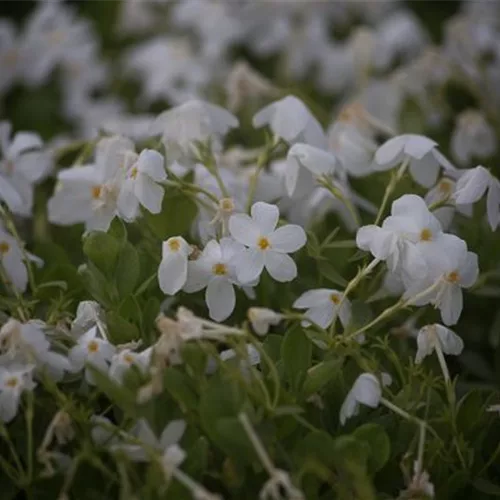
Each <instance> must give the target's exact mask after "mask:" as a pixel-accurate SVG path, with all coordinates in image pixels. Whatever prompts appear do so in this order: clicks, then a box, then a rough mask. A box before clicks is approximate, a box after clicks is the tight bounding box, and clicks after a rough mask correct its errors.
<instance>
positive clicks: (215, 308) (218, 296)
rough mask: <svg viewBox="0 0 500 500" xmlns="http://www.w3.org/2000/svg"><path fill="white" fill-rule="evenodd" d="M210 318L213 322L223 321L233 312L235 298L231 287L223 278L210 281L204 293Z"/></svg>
mask: <svg viewBox="0 0 500 500" xmlns="http://www.w3.org/2000/svg"><path fill="white" fill-rule="evenodd" d="M205 300H206V302H207V306H208V311H209V314H210V317H211V318H212V319H213V320H214V321H224V320H225V319H227V318H228V317H229V316H230V315H231V313H232V312H233V311H234V306H235V304H236V296H235V293H234V288H233V285H232V284H231V283H230V282H229V281H228V280H227V279H225V278H214V279H212V280H210V282H209V283H208V286H207V291H206V293H205Z"/></svg>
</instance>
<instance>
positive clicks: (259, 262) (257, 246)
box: [229, 202, 307, 284]
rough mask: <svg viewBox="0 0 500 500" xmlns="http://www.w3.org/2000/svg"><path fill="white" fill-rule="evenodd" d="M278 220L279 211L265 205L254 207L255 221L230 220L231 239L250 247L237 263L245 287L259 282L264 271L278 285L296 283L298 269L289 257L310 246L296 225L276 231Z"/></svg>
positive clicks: (244, 217) (246, 218) (245, 217)
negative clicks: (277, 282)
mask: <svg viewBox="0 0 500 500" xmlns="http://www.w3.org/2000/svg"><path fill="white" fill-rule="evenodd" d="M278 219H279V210H278V207H277V206H276V205H269V204H268V203H264V202H257V203H254V204H253V205H252V208H251V217H249V216H248V215H246V214H235V215H232V216H231V218H230V219H229V231H230V233H231V236H232V237H233V238H234V239H235V240H236V241H238V242H240V243H242V244H243V245H245V246H247V247H248V248H247V249H246V250H245V251H244V252H242V253H241V255H240V257H239V258H238V262H237V270H236V272H237V277H238V280H239V281H240V282H241V283H245V284H246V283H251V282H253V281H254V280H256V279H257V278H258V277H259V276H260V274H261V273H262V271H263V269H264V267H265V268H266V269H267V271H268V272H269V274H270V275H271V277H272V278H274V279H275V280H276V281H280V282H285V281H292V280H293V279H294V278H295V277H296V276H297V266H296V265H295V262H294V261H293V259H292V258H291V257H290V256H288V255H287V254H288V253H292V252H296V251H297V250H299V249H300V248H302V247H303V246H304V245H305V244H306V240H307V237H306V233H305V232H304V230H303V229H302V228H301V227H300V226H297V225H294V224H287V225H285V226H281V227H279V228H278V229H276V225H277V224H278Z"/></svg>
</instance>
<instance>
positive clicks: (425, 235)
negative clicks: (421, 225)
mask: <svg viewBox="0 0 500 500" xmlns="http://www.w3.org/2000/svg"><path fill="white" fill-rule="evenodd" d="M431 240H432V231H431V230H430V229H427V228H425V229H422V231H421V232H420V241H431Z"/></svg>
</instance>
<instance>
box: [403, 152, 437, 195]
mask: <svg viewBox="0 0 500 500" xmlns="http://www.w3.org/2000/svg"><path fill="white" fill-rule="evenodd" d="M409 170H410V174H411V175H412V177H413V178H414V179H415V181H416V182H418V183H419V184H420V185H421V186H423V187H426V188H430V187H431V186H433V185H434V184H435V183H436V181H437V178H438V175H439V163H438V162H437V160H436V158H435V157H434V155H433V154H432V153H429V154H427V155H425V156H424V157H423V158H420V159H416V158H413V159H412V160H411V161H410V168H409Z"/></svg>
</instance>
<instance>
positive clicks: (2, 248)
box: [0, 241, 10, 255]
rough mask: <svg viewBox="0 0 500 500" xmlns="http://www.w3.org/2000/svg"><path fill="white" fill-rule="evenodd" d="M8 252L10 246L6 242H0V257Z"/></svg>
mask: <svg viewBox="0 0 500 500" xmlns="http://www.w3.org/2000/svg"><path fill="white" fill-rule="evenodd" d="M9 250H10V245H9V244H8V243H7V242H6V241H0V255H5V254H6V253H7V252H8V251H9Z"/></svg>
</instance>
